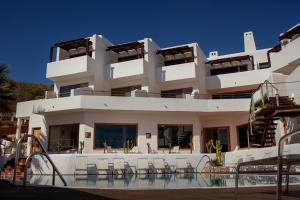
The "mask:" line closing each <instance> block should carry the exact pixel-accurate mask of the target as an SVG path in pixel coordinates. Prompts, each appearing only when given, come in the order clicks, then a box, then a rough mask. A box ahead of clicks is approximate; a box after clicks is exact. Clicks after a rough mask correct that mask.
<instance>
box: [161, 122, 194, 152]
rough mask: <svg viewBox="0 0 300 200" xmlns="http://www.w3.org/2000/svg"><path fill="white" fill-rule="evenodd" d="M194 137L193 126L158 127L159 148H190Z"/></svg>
mask: <svg viewBox="0 0 300 200" xmlns="http://www.w3.org/2000/svg"><path fill="white" fill-rule="evenodd" d="M192 136H193V126H192V125H158V148H169V145H171V146H172V147H174V146H179V147H180V148H190V145H189V144H190V141H191V139H192Z"/></svg>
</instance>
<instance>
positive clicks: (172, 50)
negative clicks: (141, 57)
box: [156, 45, 194, 57]
mask: <svg viewBox="0 0 300 200" xmlns="http://www.w3.org/2000/svg"><path fill="white" fill-rule="evenodd" d="M185 53H191V54H192V55H193V54H194V51H193V47H189V46H187V45H186V46H181V47H174V48H169V49H162V50H158V51H157V53H156V54H160V55H162V56H163V57H166V56H174V55H177V54H183V55H184V54H185Z"/></svg>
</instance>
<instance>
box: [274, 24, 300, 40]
mask: <svg viewBox="0 0 300 200" xmlns="http://www.w3.org/2000/svg"><path fill="white" fill-rule="evenodd" d="M296 34H300V24H298V25H297V26H295V27H294V28H292V29H291V30H289V31H287V32H285V33H284V34H282V35H281V36H279V40H282V39H291V38H292V37H293V36H294V35H296Z"/></svg>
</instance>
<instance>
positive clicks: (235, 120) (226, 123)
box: [16, 25, 300, 156]
mask: <svg viewBox="0 0 300 200" xmlns="http://www.w3.org/2000/svg"><path fill="white" fill-rule="evenodd" d="M299 36H300V25H297V26H294V27H292V28H291V29H289V30H288V31H286V32H284V33H283V34H280V36H279V41H278V45H276V46H275V47H273V48H267V49H257V48H256V44H255V40H254V35H253V33H252V32H246V33H244V51H243V52H240V53H233V54H228V55H219V54H218V52H217V51H212V52H210V53H209V56H208V57H206V55H205V54H204V52H203V51H202V50H201V48H200V46H199V45H198V44H197V43H191V44H183V45H179V46H173V47H166V48H161V47H160V46H159V45H158V44H157V43H155V41H154V40H153V39H151V38H144V39H142V40H138V41H134V42H128V43H124V44H113V43H111V42H110V41H109V40H108V39H106V38H105V37H103V36H101V35H93V36H91V37H87V38H81V39H76V40H71V41H66V42H61V43H56V44H54V45H53V46H52V47H51V48H50V61H49V63H48V64H47V71H46V77H47V79H50V80H52V81H53V84H54V90H53V91H47V92H46V94H45V97H44V98H42V99H38V100H32V101H27V102H20V103H18V104H17V112H16V117H17V118H18V127H21V126H22V123H23V122H24V121H29V129H28V134H34V135H35V136H37V137H38V138H39V139H40V140H41V141H42V143H43V144H44V146H45V147H46V148H47V149H48V151H49V152H51V153H53V154H56V153H60V154H72V153H74V154H75V153H79V152H82V153H84V154H97V155H99V154H107V153H114V154H118V155H120V154H129V153H134V154H159V155H160V154H169V153H174V154H179V155H185V154H192V155H194V156H197V155H199V154H202V153H209V152H208V149H207V148H206V144H207V143H208V142H209V141H210V140H211V139H212V140H213V141H216V140H220V142H221V145H222V151H223V152H239V151H241V150H243V149H247V150H248V151H249V150H251V149H252V150H253V151H255V149H254V148H255V147H265V148H269V147H272V146H276V144H277V142H278V139H279V138H280V137H281V136H282V135H284V134H286V133H288V132H291V131H293V130H296V129H297V128H299V127H300V118H299V117H297V111H296V107H294V108H293V113H294V114H293V115H286V117H285V116H282V115H281V116H279V117H276V118H274V119H272V123H273V124H274V135H272V138H271V136H270V137H269V138H268V139H269V140H270V141H271V142H270V141H269V142H267V141H265V140H264V141H262V140H258V139H257V138H255V137H253V134H254V133H253V130H252V128H253V127H250V126H249V122H250V121H251V107H252V108H253V107H254V104H255V103H257V101H255V99H254V98H255V92H257V91H260V90H261V88H264V85H265V90H264V91H260V92H259V94H260V95H261V96H262V97H265V95H266V94H267V93H268V92H269V93H272V95H273V96H267V97H271V98H272V97H276V96H279V97H285V98H287V99H288V100H289V101H292V102H294V104H295V105H297V104H300V82H299V81H300V79H299V77H300V67H299V66H300V37H299ZM268 88H271V90H270V89H268ZM266 91H267V93H266ZM274 91H275V92H274ZM269 93H268V94H267V95H270V94H269ZM255 106H256V105H255ZM252 111H253V110H252ZM295 113H296V114H295ZM20 137H21V134H20V128H17V133H16V138H17V139H18V138H20ZM264 137H265V136H264ZM296 139H297V138H296ZM296 139H295V141H296ZM258 141H259V142H258ZM29 149H30V148H29Z"/></svg>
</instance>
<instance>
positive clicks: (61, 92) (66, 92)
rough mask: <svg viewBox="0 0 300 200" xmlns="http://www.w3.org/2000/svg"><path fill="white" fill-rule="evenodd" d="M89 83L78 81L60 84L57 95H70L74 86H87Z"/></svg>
mask: <svg viewBox="0 0 300 200" xmlns="http://www.w3.org/2000/svg"><path fill="white" fill-rule="evenodd" d="M88 86H89V83H80V84H75V85H66V86H62V87H60V89H59V96H60V97H68V96H70V95H71V90H72V89H76V88H82V87H88Z"/></svg>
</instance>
